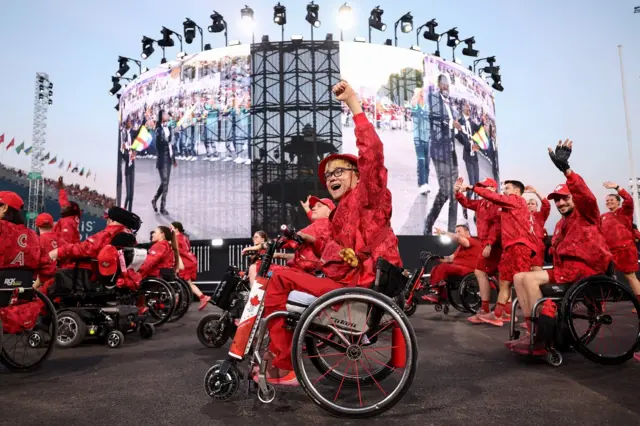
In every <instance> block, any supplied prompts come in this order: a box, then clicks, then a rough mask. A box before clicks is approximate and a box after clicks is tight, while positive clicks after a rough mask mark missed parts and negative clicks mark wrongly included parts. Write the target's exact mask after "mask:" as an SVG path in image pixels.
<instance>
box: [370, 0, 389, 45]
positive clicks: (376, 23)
mask: <svg viewBox="0 0 640 426" xmlns="http://www.w3.org/2000/svg"><path fill="white" fill-rule="evenodd" d="M383 13H384V10H382V9H380V6H376V7H374V8H373V9H371V16H369V27H371V28H373V29H374V30H378V31H386V29H387V24H385V23H383V22H382V14H383ZM369 41H371V40H369Z"/></svg>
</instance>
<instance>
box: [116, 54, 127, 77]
mask: <svg viewBox="0 0 640 426" xmlns="http://www.w3.org/2000/svg"><path fill="white" fill-rule="evenodd" d="M127 62H129V61H128V60H127V58H123V57H122V56H118V71H116V77H122V76H123V75H125V74H126V73H127V71H129V64H127Z"/></svg>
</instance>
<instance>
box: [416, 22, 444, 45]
mask: <svg viewBox="0 0 640 426" xmlns="http://www.w3.org/2000/svg"><path fill="white" fill-rule="evenodd" d="M437 26H438V23H437V22H436V20H435V19H432V20H430V21H429V22H427V23H426V24H424V25H421V26H420V27H419V28H418V30H417V31H416V44H418V45H419V44H420V37H419V36H420V30H421V29H422V28H424V27H427V31H425V32H424V34H422V36H423V37H424V38H425V39H426V40H430V41H436V42H437V41H440V34H438V33H436V27H437Z"/></svg>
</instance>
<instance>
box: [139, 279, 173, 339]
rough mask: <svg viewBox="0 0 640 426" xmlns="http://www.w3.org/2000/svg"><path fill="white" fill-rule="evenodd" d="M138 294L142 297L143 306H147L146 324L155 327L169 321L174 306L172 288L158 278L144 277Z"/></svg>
mask: <svg viewBox="0 0 640 426" xmlns="http://www.w3.org/2000/svg"><path fill="white" fill-rule="evenodd" d="M138 295H139V296H140V297H144V302H145V306H146V307H148V308H149V318H148V319H147V321H146V322H147V323H148V324H152V325H154V326H156V327H158V326H160V325H162V324H164V323H165V322H167V321H169V319H170V318H171V315H172V314H173V311H174V310H175V307H176V303H175V301H176V298H175V295H174V292H173V289H172V288H171V286H170V285H169V284H167V282H166V281H164V280H162V279H160V278H145V279H144V280H142V282H141V283H140V289H139V290H138Z"/></svg>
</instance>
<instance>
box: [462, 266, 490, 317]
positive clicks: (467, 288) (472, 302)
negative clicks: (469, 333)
mask: <svg viewBox="0 0 640 426" xmlns="http://www.w3.org/2000/svg"><path fill="white" fill-rule="evenodd" d="M458 294H459V295H460V302H461V304H462V306H463V307H464V309H465V310H466V311H467V312H468V313H470V314H477V313H478V311H479V310H480V308H481V307H482V299H480V285H479V284H478V279H477V278H476V276H475V274H473V273H471V274H468V275H467V276H465V277H464V278H463V279H462V281H461V282H460V288H459V290H458ZM497 297H498V295H497V292H496V291H495V290H494V289H493V288H492V289H491V303H495V301H496V300H497Z"/></svg>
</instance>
